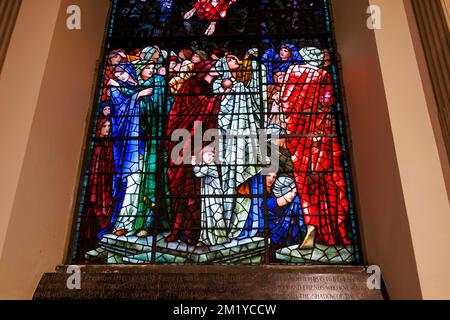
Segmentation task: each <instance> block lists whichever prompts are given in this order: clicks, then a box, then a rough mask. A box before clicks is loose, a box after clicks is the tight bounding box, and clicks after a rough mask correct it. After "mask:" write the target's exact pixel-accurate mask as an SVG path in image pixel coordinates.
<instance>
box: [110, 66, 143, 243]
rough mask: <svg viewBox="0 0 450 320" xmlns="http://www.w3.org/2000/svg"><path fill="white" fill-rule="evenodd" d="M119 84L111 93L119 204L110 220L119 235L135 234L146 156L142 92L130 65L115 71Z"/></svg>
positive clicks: (118, 67)
mask: <svg viewBox="0 0 450 320" xmlns="http://www.w3.org/2000/svg"><path fill="white" fill-rule="evenodd" d="M114 74H115V77H116V78H117V84H118V85H119V86H113V87H111V88H110V91H111V98H110V99H111V115H112V117H111V118H112V119H111V120H112V128H111V129H112V133H111V137H112V138H114V139H115V140H114V145H113V149H114V164H115V167H116V169H117V172H116V174H115V175H114V180H113V197H114V199H115V200H116V206H115V210H114V215H113V218H112V220H111V224H112V226H113V230H114V232H115V233H116V234H119V235H123V234H128V233H132V232H134V220H135V218H136V215H137V214H138V203H139V190H140V180H141V174H140V170H139V159H140V158H142V157H143V156H144V152H145V142H144V141H142V140H140V139H139V137H140V136H141V130H140V126H139V98H140V97H141V95H142V92H141V91H139V89H138V87H137V85H138V83H137V80H136V75H135V71H134V66H133V65H132V64H130V63H121V64H119V65H118V66H117V67H116V68H115V69H114Z"/></svg>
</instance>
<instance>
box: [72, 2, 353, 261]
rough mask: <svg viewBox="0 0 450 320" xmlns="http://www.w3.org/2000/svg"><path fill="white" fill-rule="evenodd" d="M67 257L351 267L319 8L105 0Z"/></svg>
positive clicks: (334, 101) (337, 104)
mask: <svg viewBox="0 0 450 320" xmlns="http://www.w3.org/2000/svg"><path fill="white" fill-rule="evenodd" d="M100 76H101V78H100V80H99V89H98V99H97V103H96V104H95V107H94V115H93V117H92V118H93V120H92V121H93V123H92V130H91V134H90V138H89V142H88V152H87V155H86V163H85V168H84V171H83V177H82V181H81V187H80V196H79V206H78V208H79V210H78V211H77V218H76V223H75V228H74V237H75V239H74V250H73V261H74V262H79V263H112V264H114V263H130V264H135V263H136V264H139V263H143V264H169V263H170V264H174V263H175V264H177V263H178V264H311V263H312V264H357V263H359V259H360V254H359V251H358V246H357V241H358V240H357V229H356V222H355V215H354V211H353V206H352V198H351V195H352V193H351V179H350V178H351V177H350V168H349V163H348V160H347V152H348V151H347V147H346V137H345V126H344V114H343V106H342V103H341V97H340V89H339V78H338V70H337V66H336V51H335V46H334V39H333V32H332V25H331V20H330V8H329V4H328V1H327V0H285V1H282V0H198V1H192V0H188V1H186V0H173V1H171V0H167V1H164V0H153V1H152V0H114V1H113V2H112V12H111V19H110V24H109V29H108V34H107V39H106V44H105V55H104V62H103V69H102V73H101V75H100Z"/></svg>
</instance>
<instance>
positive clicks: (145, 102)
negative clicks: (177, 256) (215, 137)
mask: <svg viewBox="0 0 450 320" xmlns="http://www.w3.org/2000/svg"><path fill="white" fill-rule="evenodd" d="M135 68H136V74H137V75H138V83H139V86H141V87H143V88H149V89H151V90H152V91H153V92H152V93H151V94H150V95H149V96H146V97H144V98H142V99H140V101H139V117H140V120H139V125H140V127H141V130H142V132H143V133H144V134H143V135H144V136H143V138H144V139H145V152H144V155H143V156H142V157H141V159H140V168H141V170H142V179H141V189H140V193H139V208H138V211H139V216H138V217H137V219H136V223H135V230H137V233H136V235H137V236H139V237H146V236H147V235H148V234H149V230H150V229H158V230H160V231H163V230H169V225H170V224H169V222H170V217H169V216H168V212H169V210H168V205H169V204H168V199H167V198H160V195H167V194H168V190H167V181H166V180H167V178H166V177H167V174H166V173H165V172H161V171H162V169H161V168H163V163H164V162H165V161H166V160H167V159H166V158H167V154H166V153H165V152H164V148H163V147H162V141H161V135H162V132H163V122H162V117H163V114H164V113H167V112H168V110H166V108H165V107H164V106H165V104H166V106H167V107H170V105H171V98H169V97H166V83H165V79H164V77H162V76H160V75H158V74H157V73H156V70H155V68H156V65H155V63H154V62H153V61H146V60H141V61H138V62H137V63H136V64H135Z"/></svg>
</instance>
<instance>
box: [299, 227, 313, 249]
mask: <svg viewBox="0 0 450 320" xmlns="http://www.w3.org/2000/svg"><path fill="white" fill-rule="evenodd" d="M315 238H316V227H314V226H308V232H307V233H306V236H305V239H304V240H303V243H302V244H301V246H300V248H299V249H300V250H305V249H313V248H314V240H315Z"/></svg>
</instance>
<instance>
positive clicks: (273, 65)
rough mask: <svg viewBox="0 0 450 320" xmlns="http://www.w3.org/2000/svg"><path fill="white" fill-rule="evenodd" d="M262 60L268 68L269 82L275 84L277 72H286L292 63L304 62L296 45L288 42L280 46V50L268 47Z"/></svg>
mask: <svg viewBox="0 0 450 320" xmlns="http://www.w3.org/2000/svg"><path fill="white" fill-rule="evenodd" d="M261 62H262V64H263V65H265V66H266V69H267V84H274V83H275V80H274V75H275V74H276V73H277V72H286V71H287V70H288V69H289V67H290V66H291V65H295V64H302V62H303V59H302V57H301V55H300V53H299V50H298V48H297V47H296V46H295V45H293V44H290V43H286V44H282V45H281V46H280V51H279V52H276V51H275V49H274V48H271V49H267V51H266V52H265V53H264V55H263V56H262V58H261Z"/></svg>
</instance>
